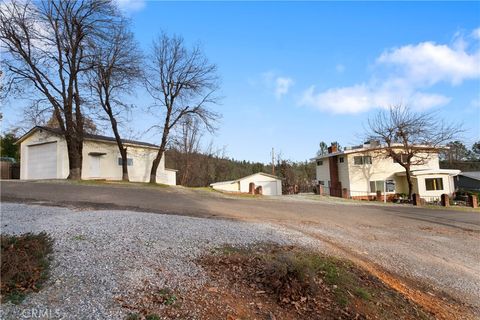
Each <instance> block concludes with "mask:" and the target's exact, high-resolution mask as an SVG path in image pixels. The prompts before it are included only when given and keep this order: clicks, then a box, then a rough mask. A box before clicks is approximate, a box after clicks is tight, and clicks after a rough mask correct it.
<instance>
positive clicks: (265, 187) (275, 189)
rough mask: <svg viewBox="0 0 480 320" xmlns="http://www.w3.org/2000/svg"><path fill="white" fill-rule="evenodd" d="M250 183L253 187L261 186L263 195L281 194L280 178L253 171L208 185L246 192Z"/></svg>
mask: <svg viewBox="0 0 480 320" xmlns="http://www.w3.org/2000/svg"><path fill="white" fill-rule="evenodd" d="M250 183H254V184H255V187H259V186H261V187H262V194H263V195H267V196H279V195H282V179H281V178H279V177H277V176H274V175H271V174H267V173H263V172H258V173H254V174H252V175H249V176H246V177H243V178H240V179H237V180H231V181H222V182H216V183H212V184H210V186H211V187H212V188H213V189H215V190H220V191H225V192H242V193H248V191H249V186H250Z"/></svg>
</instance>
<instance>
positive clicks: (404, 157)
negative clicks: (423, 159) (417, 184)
mask: <svg viewBox="0 0 480 320" xmlns="http://www.w3.org/2000/svg"><path fill="white" fill-rule="evenodd" d="M400 160H401V161H402V163H406V162H407V161H408V154H405V153H402V154H401V155H400ZM393 162H395V163H397V160H395V159H393Z"/></svg>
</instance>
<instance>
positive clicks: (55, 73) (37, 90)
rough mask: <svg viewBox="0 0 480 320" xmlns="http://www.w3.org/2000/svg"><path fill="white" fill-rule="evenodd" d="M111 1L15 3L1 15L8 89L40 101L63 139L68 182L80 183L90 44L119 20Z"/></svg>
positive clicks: (55, 0) (3, 57)
mask: <svg viewBox="0 0 480 320" xmlns="http://www.w3.org/2000/svg"><path fill="white" fill-rule="evenodd" d="M116 12H117V11H116V9H115V6H114V5H113V4H112V3H111V1H109V0H77V1H74V0H72V1H62V0H45V1H39V2H33V1H28V0H27V1H21V0H12V1H10V2H7V3H5V4H4V5H3V6H2V10H1V11H0V42H1V43H2V50H3V51H4V52H5V53H6V54H4V55H2V68H4V70H5V71H6V79H5V80H6V81H5V86H6V88H5V90H3V92H2V94H8V93H15V94H18V95H20V96H22V97H25V96H27V95H28V94H33V95H36V96H40V98H43V99H46V100H47V101H48V103H49V104H50V107H51V110H52V112H53V114H54V115H55V117H56V118H57V121H58V125H59V128H60V129H61V130H62V132H63V133H64V135H65V140H66V142H67V151H68V158H69V169H70V170H69V175H68V178H70V179H80V178H81V173H82V150H83V134H84V129H83V125H84V118H83V110H82V105H83V102H84V100H83V99H82V97H81V96H80V91H79V87H80V82H81V80H82V76H83V75H84V73H85V71H87V70H88V68H89V64H88V63H87V62H88V59H87V57H88V55H89V54H90V53H91V51H90V48H91V44H93V43H95V42H96V41H97V39H100V38H102V37H105V36H107V35H108V34H109V33H108V32H109V30H108V29H109V26H110V22H111V18H112V17H113V16H115V15H116Z"/></svg>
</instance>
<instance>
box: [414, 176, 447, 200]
mask: <svg viewBox="0 0 480 320" xmlns="http://www.w3.org/2000/svg"><path fill="white" fill-rule="evenodd" d="M415 178H416V179H417V183H416V185H417V186H418V189H417V190H415V192H416V193H418V194H419V195H420V197H422V198H423V197H425V198H427V200H428V197H435V198H436V197H440V196H441V195H442V194H444V193H446V194H448V195H450V196H451V195H452V194H453V192H454V191H455V187H454V183H453V177H451V176H449V175H448V174H430V175H420V176H416V177H415ZM433 178H442V183H443V190H427V188H426V187H425V179H433Z"/></svg>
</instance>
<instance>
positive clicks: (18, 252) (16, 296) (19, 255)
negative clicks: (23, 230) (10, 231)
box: [0, 232, 53, 304]
mask: <svg viewBox="0 0 480 320" xmlns="http://www.w3.org/2000/svg"><path fill="white" fill-rule="evenodd" d="M52 244H53V241H52V240H51V238H50V237H49V236H48V235H47V234H46V233H44V232H42V233H40V234H36V235H34V234H30V233H27V234H24V235H20V236H12V235H2V236H1V261H2V269H1V271H2V272H1V274H2V282H1V295H0V301H1V302H2V303H3V302H7V301H11V302H12V303H15V304H18V303H20V302H22V301H23V299H24V297H25V295H26V294H27V293H28V292H31V291H38V290H39V289H40V287H41V285H42V284H43V283H44V282H45V280H46V279H47V278H48V272H49V266H50V259H49V258H50V256H49V255H50V253H51V252H52Z"/></svg>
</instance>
